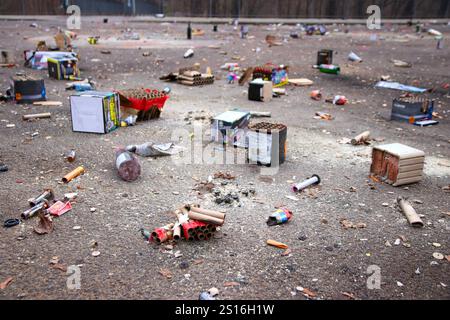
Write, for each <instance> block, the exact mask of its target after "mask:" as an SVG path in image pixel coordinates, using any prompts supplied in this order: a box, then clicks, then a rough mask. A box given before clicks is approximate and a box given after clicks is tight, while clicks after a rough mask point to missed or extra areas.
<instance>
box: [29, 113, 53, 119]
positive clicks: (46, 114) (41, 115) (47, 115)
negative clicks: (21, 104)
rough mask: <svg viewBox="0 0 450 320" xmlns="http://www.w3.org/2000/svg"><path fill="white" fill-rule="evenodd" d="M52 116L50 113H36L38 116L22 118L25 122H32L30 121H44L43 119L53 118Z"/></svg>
mask: <svg viewBox="0 0 450 320" xmlns="http://www.w3.org/2000/svg"><path fill="white" fill-rule="evenodd" d="M51 116H52V114H51V113H50V112H45V113H36V114H26V115H23V116H22V119H23V120H30V119H38V118H39V119H42V118H51Z"/></svg>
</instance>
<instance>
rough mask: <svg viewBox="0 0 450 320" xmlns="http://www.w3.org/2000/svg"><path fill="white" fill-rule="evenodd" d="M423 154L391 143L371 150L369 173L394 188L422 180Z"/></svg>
mask: <svg viewBox="0 0 450 320" xmlns="http://www.w3.org/2000/svg"><path fill="white" fill-rule="evenodd" d="M424 163H425V153H424V152H423V151H421V150H418V149H415V148H412V147H409V146H406V145H403V144H400V143H392V144H385V145H381V146H376V147H374V148H373V150H372V165H371V167H370V172H371V173H372V174H374V175H375V176H378V177H380V179H381V180H383V181H384V182H386V183H389V184H392V185H393V186H394V187H397V186H401V185H404V184H410V183H415V182H419V181H420V180H422V172H423V167H424Z"/></svg>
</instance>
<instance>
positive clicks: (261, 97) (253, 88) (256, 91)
mask: <svg viewBox="0 0 450 320" xmlns="http://www.w3.org/2000/svg"><path fill="white" fill-rule="evenodd" d="M272 89H273V86H272V82H271V81H264V80H262V79H255V80H253V81H252V82H250V86H249V88H248V99H249V100H252V101H263V102H267V101H270V100H272V94H273V93H272Z"/></svg>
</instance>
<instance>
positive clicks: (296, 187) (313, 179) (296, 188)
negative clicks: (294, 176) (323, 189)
mask: <svg viewBox="0 0 450 320" xmlns="http://www.w3.org/2000/svg"><path fill="white" fill-rule="evenodd" d="M318 184H320V177H319V176H318V175H317V174H314V175H313V176H312V177H311V178H308V179H306V180H305V181H303V182H300V183H296V184H294V185H293V186H292V191H294V192H300V191H303V190H304V189H306V188H308V187H310V186H313V185H318Z"/></svg>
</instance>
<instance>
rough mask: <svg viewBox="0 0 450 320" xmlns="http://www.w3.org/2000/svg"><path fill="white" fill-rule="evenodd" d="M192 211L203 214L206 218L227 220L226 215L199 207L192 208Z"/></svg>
mask: <svg viewBox="0 0 450 320" xmlns="http://www.w3.org/2000/svg"><path fill="white" fill-rule="evenodd" d="M191 211H194V212H197V213H201V214H203V215H206V216H210V217H214V218H217V219H220V220H225V213H222V212H219V211H213V210H208V209H203V208H199V207H191Z"/></svg>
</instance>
